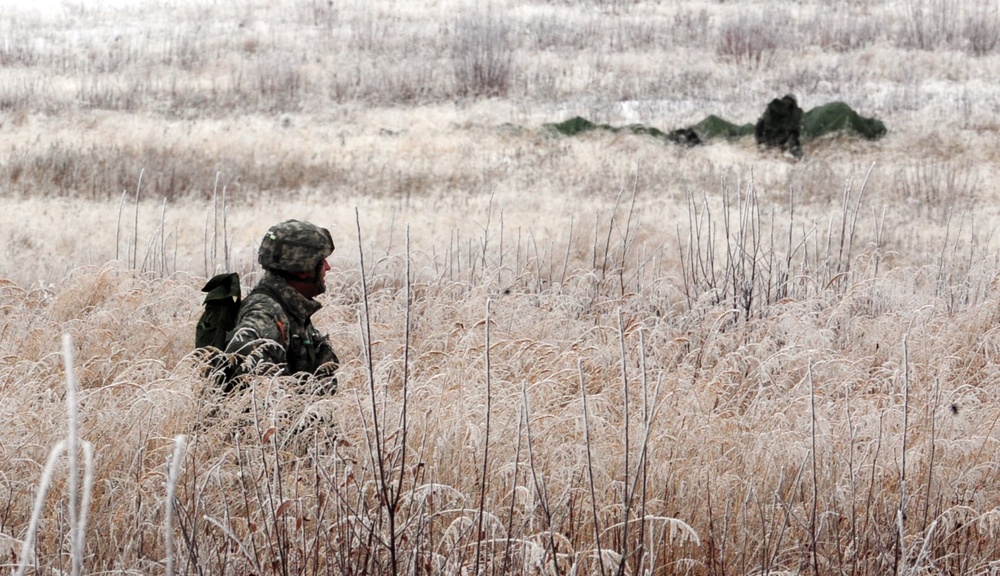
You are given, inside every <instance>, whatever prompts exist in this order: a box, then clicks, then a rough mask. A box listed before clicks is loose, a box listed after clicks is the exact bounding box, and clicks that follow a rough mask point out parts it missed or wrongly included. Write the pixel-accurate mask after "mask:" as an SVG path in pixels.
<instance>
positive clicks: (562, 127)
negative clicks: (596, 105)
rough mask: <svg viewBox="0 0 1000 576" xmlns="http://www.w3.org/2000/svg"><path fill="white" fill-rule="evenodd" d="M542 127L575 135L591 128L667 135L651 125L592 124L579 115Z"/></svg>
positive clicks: (659, 135)
mask: <svg viewBox="0 0 1000 576" xmlns="http://www.w3.org/2000/svg"><path fill="white" fill-rule="evenodd" d="M544 127H545V128H546V129H549V130H555V131H556V132H558V133H560V134H562V135H564V136H576V135H577V134H582V133H584V132H590V131H591V130H608V131H610V132H621V131H623V130H625V131H628V132H631V133H632V134H646V135H649V136H652V137H654V138H661V139H665V138H666V137H667V134H666V133H664V132H663V131H662V130H660V129H658V128H653V127H652V126H643V125H642V124H629V125H628V126H612V125H610V124H594V123H593V122H591V121H590V120H587V119H586V118H581V117H580V116H574V117H572V118H570V119H569V120H566V121H564V122H560V123H558V124H545V125H544Z"/></svg>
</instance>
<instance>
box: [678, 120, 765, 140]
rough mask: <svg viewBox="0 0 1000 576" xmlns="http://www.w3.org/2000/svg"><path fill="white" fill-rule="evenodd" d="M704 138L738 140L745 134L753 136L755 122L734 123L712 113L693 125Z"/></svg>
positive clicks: (700, 136)
mask: <svg viewBox="0 0 1000 576" xmlns="http://www.w3.org/2000/svg"><path fill="white" fill-rule="evenodd" d="M691 128H692V129H693V130H694V131H695V133H697V134H698V137H699V138H701V139H702V140H712V139H714V138H725V139H727V140H736V139H739V138H742V137H744V136H753V124H733V123H732V122H730V121H728V120H723V119H722V118H719V117H718V116H716V115H714V114H713V115H711V116H709V117H707V118H705V119H704V120H702V121H701V122H698V123H697V124H695V125H694V126H692V127H691Z"/></svg>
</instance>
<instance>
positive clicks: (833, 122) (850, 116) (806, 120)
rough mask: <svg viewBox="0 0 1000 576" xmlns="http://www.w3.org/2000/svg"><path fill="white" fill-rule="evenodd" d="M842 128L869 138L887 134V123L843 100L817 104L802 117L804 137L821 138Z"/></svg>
mask: <svg viewBox="0 0 1000 576" xmlns="http://www.w3.org/2000/svg"><path fill="white" fill-rule="evenodd" d="M841 130H845V131H849V132H854V133H855V134H857V135H859V136H861V137H862V138H866V139H868V140H878V139H879V138H881V137H883V136H885V133H886V131H887V130H886V128H885V124H883V123H882V121H881V120H876V119H875V118H865V117H864V116H861V115H860V114H858V113H857V112H855V111H854V110H852V109H851V107H850V106H848V105H847V104H844V103H843V102H830V103H829V104H824V105H822V106H817V107H816V108H813V109H812V110H810V111H808V112H806V113H805V116H803V117H802V136H803V138H819V137H820V136H824V135H826V134H831V133H833V132H839V131H841Z"/></svg>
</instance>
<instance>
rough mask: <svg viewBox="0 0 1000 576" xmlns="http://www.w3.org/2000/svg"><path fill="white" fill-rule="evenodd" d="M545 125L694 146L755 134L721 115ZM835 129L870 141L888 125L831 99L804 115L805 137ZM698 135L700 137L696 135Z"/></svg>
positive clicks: (575, 120) (561, 131)
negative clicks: (658, 123) (665, 126)
mask: <svg viewBox="0 0 1000 576" xmlns="http://www.w3.org/2000/svg"><path fill="white" fill-rule="evenodd" d="M544 128H546V129H548V130H552V131H555V132H557V133H559V134H563V135H565V136H575V135H577V134H582V133H584V132H590V131H592V130H608V131H611V132H620V131H623V130H625V131H628V132H631V133H632V134H648V135H650V136H653V137H655V138H658V139H661V140H665V141H668V142H674V143H679V144H688V145H694V144H699V143H702V142H707V141H708V140H715V139H718V138H724V139H726V140H737V139H740V138H743V137H746V136H753V134H754V124H753V123H747V124H734V123H732V122H730V121H728V120H725V119H723V118H719V117H718V116H715V115H714V114H713V115H710V116H707V117H706V118H705V119H704V120H702V121H701V122H698V123H697V124H695V125H693V126H691V127H689V128H680V129H678V130H673V131H671V132H669V133H666V132H663V131H662V130H659V129H657V128H653V127H651V126H643V125H642V124H629V125H628V126H623V127H616V126H611V125H610V124H595V123H593V122H591V121H590V120H587V119H586V118H581V117H580V116H575V117H573V118H570V119H569V120H566V121H565V122H560V123H558V124H545V125H544ZM835 132H847V133H853V134H857V135H858V136H861V137H862V138H866V139H868V140H878V139H879V138H881V137H882V136H885V134H886V132H887V130H886V127H885V124H883V123H882V122H881V121H880V120H876V119H874V118H865V117H864V116H861V115H860V114H858V113H857V112H855V111H854V110H852V109H851V107H850V106H848V105H847V104H845V103H843V102H830V103H829V104H823V105H822V106H817V107H816V108H813V109H812V110H809V111H808V112H806V113H805V114H804V115H803V118H802V139H803V140H811V139H813V138H819V137H820V136H825V135H827V134H832V133H835ZM695 136H696V137H695Z"/></svg>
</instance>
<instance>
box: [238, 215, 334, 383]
mask: <svg viewBox="0 0 1000 576" xmlns="http://www.w3.org/2000/svg"><path fill="white" fill-rule="evenodd" d="M332 252H333V240H332V239H331V238H330V233H329V232H328V231H327V230H326V229H325V228H319V227H317V226H314V225H312V224H310V223H308V222H299V221H296V220H288V221H286V222H282V223H281V224H278V225H276V226H273V227H272V228H271V229H270V230H269V231H268V233H267V235H265V237H264V240H263V241H262V242H261V247H260V253H259V255H258V260H259V262H260V263H261V265H262V266H263V267H264V268H265V270H266V272H265V274H264V277H263V278H262V279H261V281H260V282H259V283H258V284H257V286H256V287H255V288H254V289H253V291H252V292H250V294H249V295H248V296H247V297H246V299H245V300H244V301H243V306H242V307H241V308H240V314H239V317H238V318H237V321H236V328H235V329H234V330H233V333H232V336H231V337H230V340H229V344H228V345H227V346H226V352H227V353H231V354H236V355H237V356H239V357H240V364H239V366H238V367H237V369H236V373H235V376H237V377H238V376H241V375H244V374H248V373H255V374H259V373H277V374H281V375H296V374H298V375H300V376H305V377H307V376H308V375H310V374H311V375H315V376H316V377H317V379H318V380H319V381H318V382H317V384H318V385H320V387H321V388H322V390H321V391H323V392H325V393H333V392H335V391H336V388H337V381H336V379H335V378H334V373H335V372H336V370H337V367H338V366H339V364H340V361H339V360H338V358H337V355H336V354H335V353H334V351H333V348H332V347H331V346H330V342H329V340H328V339H327V337H326V336H325V335H323V334H321V333H320V332H319V330H317V329H316V327H315V326H313V324H312V320H311V318H312V315H313V314H314V313H315V312H316V311H317V310H319V309H320V308H321V307H322V305H321V304H320V303H319V302H317V301H316V300H314V299H312V298H307V297H306V296H304V295H302V294H301V293H300V292H299V291H298V290H296V289H295V288H294V287H292V286H291V285H290V284H289V283H288V281H287V280H286V279H285V278H284V277H283V276H282V275H281V273H282V272H308V271H316V273H317V274H319V271H318V270H317V268H318V267H320V266H322V265H323V264H324V263H325V259H326V257H327V256H329V255H330V254H331V253H332ZM317 282H318V281H317ZM320 291H322V289H320ZM238 386H239V381H238V379H237V380H236V381H233V380H231V381H230V382H229V383H228V384H227V386H226V388H227V391H228V390H231V389H233V388H235V387H238Z"/></svg>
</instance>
